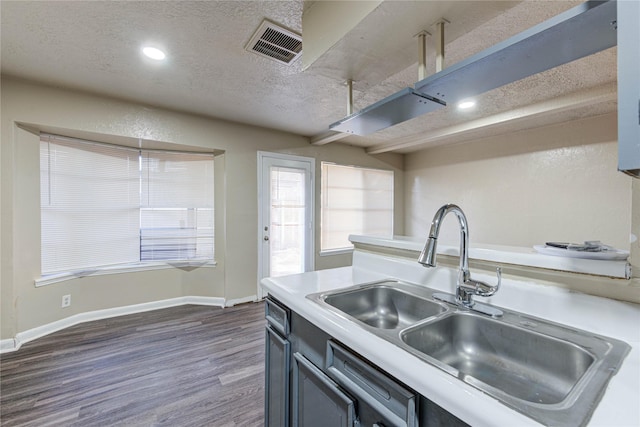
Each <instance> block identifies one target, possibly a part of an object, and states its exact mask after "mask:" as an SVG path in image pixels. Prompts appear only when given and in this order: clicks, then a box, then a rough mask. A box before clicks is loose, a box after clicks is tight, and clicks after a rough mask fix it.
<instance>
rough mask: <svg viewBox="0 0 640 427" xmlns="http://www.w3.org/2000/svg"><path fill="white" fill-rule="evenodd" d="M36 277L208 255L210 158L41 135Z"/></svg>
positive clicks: (210, 242) (210, 250)
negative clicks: (39, 249)
mask: <svg viewBox="0 0 640 427" xmlns="http://www.w3.org/2000/svg"><path fill="white" fill-rule="evenodd" d="M40 167H41V173H40V180H41V191H40V194H41V232H42V274H43V275H45V274H51V273H56V272H69V271H83V270H93V269H98V268H100V267H103V266H107V265H117V264H130V263H137V262H140V261H149V260H193V259H204V260H212V259H213V155H208V154H193V153H173V152H154V151H145V150H142V151H141V150H138V149H132V148H127V147H119V146H113V145H107V144H100V143H91V142H87V141H79V140H73V139H66V138H61V137H56V136H48V135H43V136H42V138H41V149H40Z"/></svg>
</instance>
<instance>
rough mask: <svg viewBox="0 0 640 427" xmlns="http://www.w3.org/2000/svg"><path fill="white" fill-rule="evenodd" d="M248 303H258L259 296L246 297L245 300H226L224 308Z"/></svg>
mask: <svg viewBox="0 0 640 427" xmlns="http://www.w3.org/2000/svg"><path fill="white" fill-rule="evenodd" d="M246 302H258V296H257V295H250V296H248V297H244V298H234V299H228V300H226V302H225V304H224V306H225V307H233V306H234V305H236V304H244V303H246Z"/></svg>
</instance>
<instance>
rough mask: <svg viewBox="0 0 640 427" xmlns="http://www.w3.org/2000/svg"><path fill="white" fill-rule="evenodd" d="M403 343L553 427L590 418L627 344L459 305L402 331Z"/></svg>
mask: <svg viewBox="0 0 640 427" xmlns="http://www.w3.org/2000/svg"><path fill="white" fill-rule="evenodd" d="M399 338H400V339H399V341H400V344H399V345H400V346H401V347H403V348H405V349H406V350H407V351H409V352H411V353H413V354H415V355H416V356H418V357H420V358H421V359H423V360H425V361H427V362H429V363H431V364H432V365H435V366H437V367H438V368H440V369H442V370H444V371H445V372H447V373H449V374H451V375H453V376H455V377H457V378H458V379H460V380H462V381H464V382H466V383H468V384H470V385H472V386H474V387H476V388H478V389H480V390H482V391H483V392H485V393H487V394H489V395H492V396H494V397H495V398H497V399H498V400H500V401H501V402H503V403H505V404H506V405H508V406H511V407H512V408H514V409H516V410H518V411H519V412H522V413H523V414H525V415H528V416H530V417H531V418H533V419H536V420H538V421H540V422H542V423H543V424H545V425H554V426H556V425H557V426H582V425H585V424H586V423H587V421H588V420H589V417H590V416H591V414H592V412H593V410H594V409H595V407H596V405H597V403H598V402H599V400H600V399H601V397H602V395H603V394H604V391H605V389H606V385H607V382H608V381H609V380H610V379H611V377H612V376H613V375H614V374H615V373H616V372H617V370H618V368H619V367H620V365H621V364H622V361H623V359H624V358H625V357H626V355H627V353H628V352H629V350H630V347H629V345H628V344H626V343H624V342H622V341H619V340H616V339H613V338H608V337H603V336H601V335H595V334H592V333H589V332H587V331H582V330H578V329H571V328H568V327H566V326H563V325H560V324H557V323H553V322H549V321H546V320H542V319H538V318H535V317H531V316H527V315H524V314H521V313H517V312H513V311H509V310H504V316H503V317H502V318H500V319H493V318H490V317H487V316H484V315H481V314H476V313H473V312H469V311H467V310H463V309H456V310H455V311H451V312H448V313H446V314H444V315H442V316H439V317H436V318H434V319H431V320H428V321H425V322H421V323H419V324H416V325H413V326H411V327H409V328H406V329H404V330H402V331H401V332H400V334H399Z"/></svg>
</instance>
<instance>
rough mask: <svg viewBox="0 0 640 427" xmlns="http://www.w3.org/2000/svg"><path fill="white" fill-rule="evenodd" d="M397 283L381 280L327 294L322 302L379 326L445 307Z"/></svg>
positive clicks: (432, 313)
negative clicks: (410, 291)
mask: <svg viewBox="0 0 640 427" xmlns="http://www.w3.org/2000/svg"><path fill="white" fill-rule="evenodd" d="M397 285H398V283H397V282H381V283H376V284H373V285H369V286H365V287H360V288H357V289H350V290H347V291H343V292H338V293H334V294H331V295H327V296H326V297H325V298H324V302H325V303H326V304H329V305H330V306H332V307H335V308H337V309H338V310H340V311H341V312H343V313H346V314H348V315H349V316H351V317H353V318H355V319H357V320H359V321H361V322H363V323H366V324H367V325H370V326H373V327H374V328H381V329H396V328H402V327H406V326H409V325H412V324H414V323H416V322H418V321H419V320H422V319H426V318H429V317H433V316H435V315H437V314H440V313H442V312H443V311H445V310H446V308H445V306H444V305H442V304H440V303H437V302H435V301H430V300H428V299H425V298H421V297H419V296H416V295H413V294H410V293H408V292H406V291H403V290H401V289H399V288H398V287H397Z"/></svg>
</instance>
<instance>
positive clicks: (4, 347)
mask: <svg viewBox="0 0 640 427" xmlns="http://www.w3.org/2000/svg"><path fill="white" fill-rule="evenodd" d="M17 349H18V348H17V346H16V340H15V339H13V338H9V339H6V340H0V354H2V353H9V352H10V351H15V350H17Z"/></svg>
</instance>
